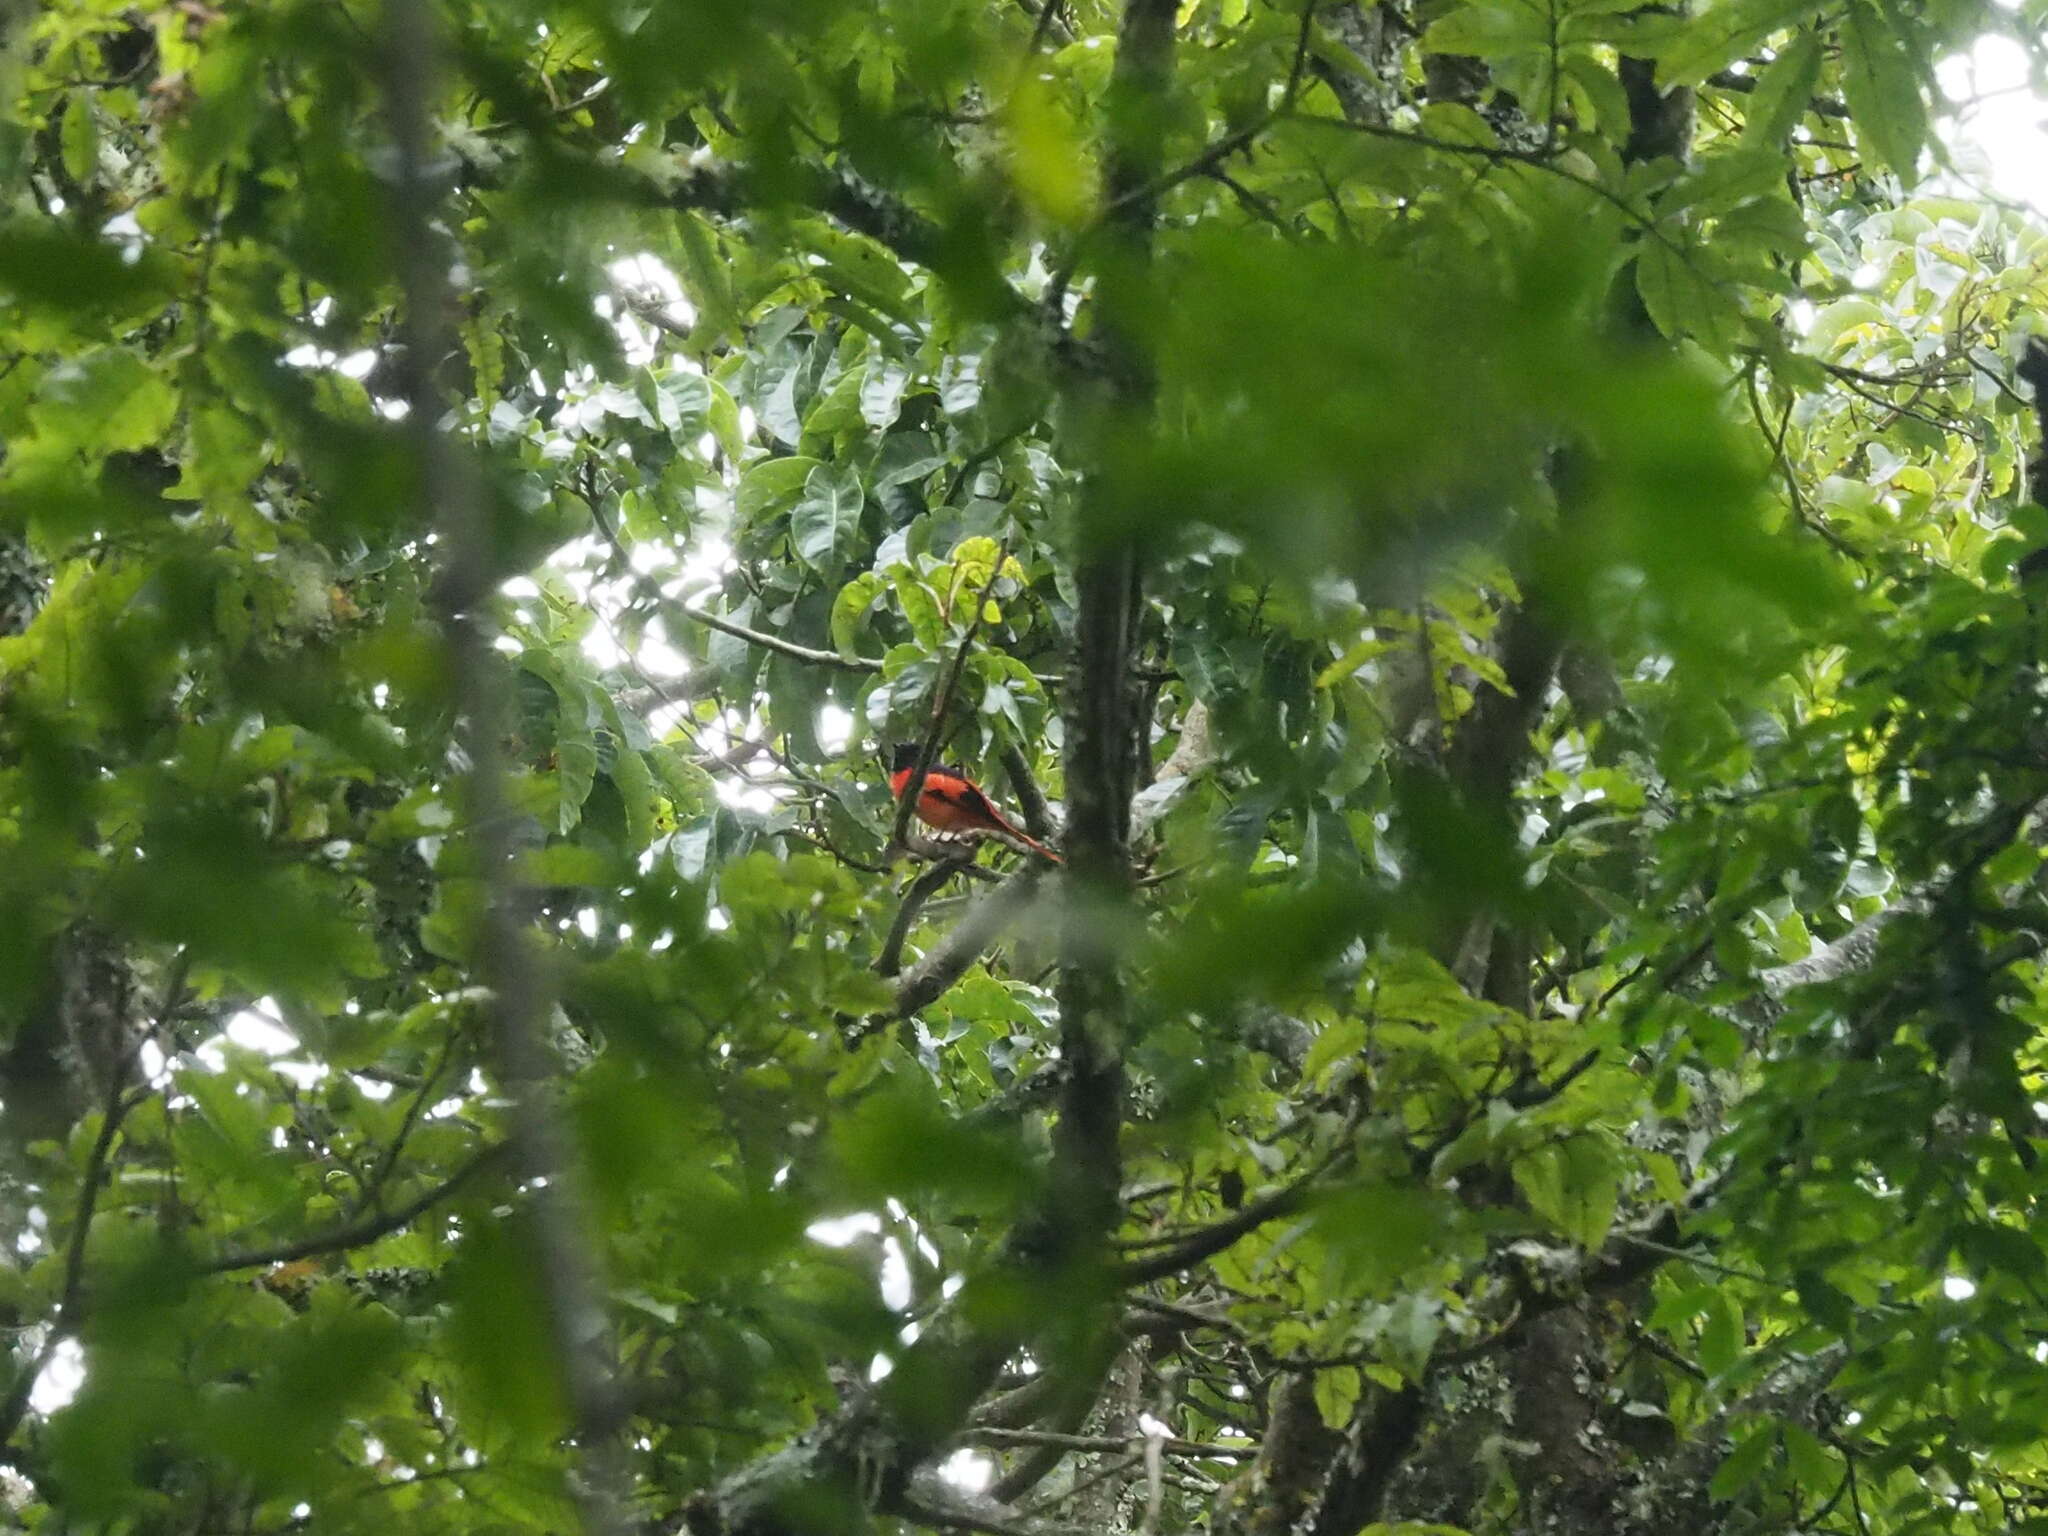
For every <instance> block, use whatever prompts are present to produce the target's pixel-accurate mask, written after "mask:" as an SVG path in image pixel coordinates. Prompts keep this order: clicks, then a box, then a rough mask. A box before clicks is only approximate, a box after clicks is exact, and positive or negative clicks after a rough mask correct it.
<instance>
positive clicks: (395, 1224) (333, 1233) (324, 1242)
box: [201, 1142, 512, 1275]
mask: <svg viewBox="0 0 2048 1536" xmlns="http://www.w3.org/2000/svg"><path fill="white" fill-rule="evenodd" d="M511 1151H512V1147H511V1144H510V1143H509V1142H499V1143H497V1144H496V1145H493V1146H488V1147H485V1148H484V1149H483V1150H482V1151H480V1152H478V1153H477V1154H476V1155H475V1156H474V1157H472V1158H470V1159H469V1161H468V1162H466V1163H464V1164H462V1165H461V1166H460V1167H459V1168H457V1169H456V1170H455V1171H454V1172H453V1173H451V1174H449V1175H448V1177H447V1178H445V1179H443V1180H442V1181H441V1182H440V1183H438V1184H435V1185H433V1186H432V1187H430V1188H428V1189H425V1190H422V1191H421V1192H420V1193H419V1194H417V1195H415V1196H414V1197H413V1198H412V1199H410V1200H408V1201H406V1202H405V1204H403V1205H399V1206H394V1207H392V1208H391V1209H390V1210H388V1211H384V1212H381V1213H380V1214H378V1215H375V1216H371V1217H367V1218H365V1219H363V1220H360V1221H351V1222H347V1223H344V1224H343V1225H341V1226H338V1227H335V1228H332V1229H331V1230H329V1231H326V1232H315V1233H312V1234H310V1235H309V1236H306V1237H300V1238H293V1239H291V1240H290V1241H288V1242H281V1243H272V1244H270V1245H269V1246H268V1247H261V1248H259V1247H255V1246H247V1247H241V1248H233V1247H231V1248H229V1249H227V1250H226V1251H225V1252H223V1253H220V1254H217V1255H215V1256H214V1257H213V1258H211V1259H208V1260H207V1261H206V1262H205V1263H204V1264H203V1265H202V1266H201V1267H202V1268H203V1269H204V1270H205V1272H206V1273H208V1274H214V1275H219V1274H227V1273H228V1272H230V1271H232V1270H237V1269H267V1268H269V1267H270V1266H271V1265H273V1264H296V1263H297V1262H298V1261H299V1260H300V1259H311V1258H318V1257H319V1256H320V1255H321V1254H325V1253H346V1252H348V1251H349V1250H350V1249H351V1248H366V1247H368V1246H369V1245H370V1244H371V1243H374V1242H376V1241H377V1240H378V1239H380V1238H385V1237H389V1236H390V1235H391V1234H392V1233H394V1232H403V1231H404V1230H405V1229H406V1228H407V1227H409V1226H411V1225H412V1224H413V1223H414V1222H415V1221H417V1220H419V1219H420V1217H422V1216H424V1215H425V1214H426V1213H427V1212H428V1211H430V1210H432V1209H433V1208H434V1207H435V1206H437V1205H439V1204H440V1203H441V1202H442V1201H444V1200H446V1199H447V1198H448V1197H449V1196H451V1195H453V1194H455V1193H457V1192H458V1191H459V1190H461V1189H462V1187H463V1186H464V1185H466V1184H468V1183H469V1182H470V1180H472V1179H474V1178H476V1177H477V1176H478V1175H479V1174H482V1173H487V1172H491V1171H493V1170H498V1169H505V1168H509V1167H510V1166H511V1162H512V1158H511Z"/></svg>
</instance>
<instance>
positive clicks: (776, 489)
mask: <svg viewBox="0 0 2048 1536" xmlns="http://www.w3.org/2000/svg"><path fill="white" fill-rule="evenodd" d="M823 467H824V466H823V464H821V463H820V462H819V461H818V460H817V459H809V458H803V457H792V458H784V459H764V460H763V461H762V462H761V463H759V464H756V465H754V466H753V467H752V468H750V469H748V470H747V471H746V473H744V474H742V475H741V476H740V483H739V489H738V490H737V491H736V492H735V493H734V495H733V511H734V512H735V513H736V514H737V515H738V517H739V520H740V522H741V523H742V524H751V523H759V522H762V521H764V520H766V519H767V518H770V517H774V516H776V515H778V514H780V513H782V512H786V511H788V510H789V509H790V508H791V507H793V506H794V505H795V504H796V502H797V498H798V497H799V496H801V495H802V494H803V490H804V482H805V481H807V480H808V479H810V477H811V472H812V471H813V470H817V469H822V468H823Z"/></svg>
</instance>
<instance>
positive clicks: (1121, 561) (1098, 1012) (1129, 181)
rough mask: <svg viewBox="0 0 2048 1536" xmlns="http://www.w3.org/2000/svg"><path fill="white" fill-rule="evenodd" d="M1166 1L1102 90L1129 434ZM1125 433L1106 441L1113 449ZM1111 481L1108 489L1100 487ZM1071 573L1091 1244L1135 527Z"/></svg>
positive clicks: (1082, 1074)
mask: <svg viewBox="0 0 2048 1536" xmlns="http://www.w3.org/2000/svg"><path fill="white" fill-rule="evenodd" d="M1175 10H1176V7H1175V4H1174V0H1126V4H1125V6H1124V13H1123V21H1122V25H1121V27H1120V28H1119V30H1118V35H1117V54H1116V67H1115V71H1114V73H1113V75H1112V77H1111V80H1110V112H1111V122H1110V129H1111V137H1110V153H1109V156H1108V160H1107V164H1106V172H1105V185H1104V188H1103V191H1104V196H1105V200H1106V205H1107V207H1108V208H1109V210H1110V213H1109V219H1110V221H1111V222H1110V230H1111V233H1112V234H1113V236H1114V237H1115V240H1116V248H1115V250H1114V251H1113V253H1112V255H1111V263H1110V265H1111V273H1110V274H1109V275H1110V277H1111V278H1112V279H1113V280H1112V281H1108V282H1106V283H1105V285H1104V290H1103V298H1104V303H1105V319H1104V328H1103V335H1104V346H1103V353H1102V357H1103V361H1104V374H1105V377H1104V378H1103V380H1102V381H1101V384H1100V386H1099V387H1102V388H1104V389H1105V390H1106V391H1107V393H1108V396H1109V398H1108V399H1107V401H1106V402H1105V403H1106V405H1107V407H1108V414H1109V415H1111V416H1113V417H1115V418H1116V419H1118V420H1119V421H1121V422H1124V423H1126V424H1128V425H1132V426H1142V424H1143V423H1144V422H1145V420H1146V418H1147V417H1148V416H1149V415H1150V412H1151V408H1152V403H1153V396H1154V394H1155V389H1156V386H1155V383H1154V380H1153V376H1152V369H1151V365H1150V361H1149V359H1148V358H1147V356H1146V354H1145V350H1144V347H1143V346H1142V344H1141V343H1140V342H1139V341H1138V339H1137V338H1136V337H1135V336H1134V335H1133V334H1132V331H1131V329H1130V325H1129V321H1128V319H1127V317H1126V315H1125V313H1124V310H1125V305H1124V303H1123V302H1120V301H1121V300H1122V299H1124V298H1126V297H1128V296H1129V295H1130V294H1131V293H1132V288H1131V285H1132V284H1134V283H1137V284H1142V282H1143V278H1142V273H1143V272H1144V269H1145V268H1146V267H1147V266H1148V265H1149V260H1150V255H1151V235H1152V225H1153V220H1154V217H1155V212H1156V210H1155V206H1154V203H1155V197H1156V194H1155V193H1153V192H1151V191H1150V190H1148V189H1151V188H1154V187H1156V186H1157V185H1158V183H1159V170H1160V164H1161V161H1162V158H1163V156H1162V145H1163V138H1164V126H1165V116H1166V95H1167V90H1168V87H1169V86H1170V85H1171V83H1172V71H1173V25H1174V15H1175ZM1121 435H1122V434H1117V436H1121ZM1112 478H1113V477H1112ZM1087 512H1088V513H1089V514H1092V515H1090V516H1089V521H1088V522H1087V523H1086V524H1085V525H1084V526H1083V527H1082V528H1081V530H1080V538H1079V545H1080V550H1079V554H1078V557H1077V560H1076V566H1075V571H1074V587H1075V593H1076V603H1075V617H1074V653H1075V654H1074V667H1073V669H1072V672H1071V674H1070V676H1069V679H1068V692H1067V698H1066V724H1067V741H1066V781H1067V857H1068V865H1069V869H1070V875H1071V885H1070V888H1071V890H1072V892H1073V895H1072V899H1070V900H1069V901H1068V903H1067V908H1066V913H1065V917H1064V921H1063V924H1062V932H1061V941H1060V980H1059V987H1058V996H1059V1005H1060V1057H1061V1060H1062V1061H1063V1062H1064V1063H1065V1064H1066V1067H1067V1071H1068V1074H1069V1075H1068V1077H1067V1080H1066V1084H1065V1087H1064V1090H1063V1093H1062V1098H1061V1104H1060V1114H1059V1119H1058V1121H1057V1123H1056V1124H1055V1126H1054V1131H1053V1151H1054V1157H1055V1169H1056V1171H1055V1177H1056V1178H1057V1179H1058V1180H1059V1181H1060V1182H1061V1183H1062V1185H1063V1186H1064V1188H1063V1189H1062V1190H1061V1191H1060V1193H1061V1196H1062V1197H1063V1205H1062V1208H1063V1209H1064V1210H1065V1211H1066V1212H1067V1215H1068V1219H1069V1221H1070V1223H1071V1225H1070V1227H1069V1235H1070V1236H1073V1237H1075V1238H1079V1239H1081V1240H1082V1241H1094V1240H1099V1238H1100V1237H1101V1236H1102V1235H1103V1234H1104V1233H1106V1232H1107V1231H1108V1230H1109V1229H1110V1227H1111V1226H1112V1225H1113V1224H1114V1222H1115V1221H1116V1217H1117V1205H1116V1191H1117V1183H1118V1178H1119V1173H1120V1169H1121V1163H1120V1160H1119V1151H1118V1146H1117V1141H1118V1133H1119V1130H1120V1128H1121V1124H1122V1117H1123V1060H1122V1035H1123V1026H1124V1016H1125V1013H1126V1003H1125V996H1124V990H1123V982H1122V978H1121V977H1120V976H1119V975H1118V973H1117V965H1116V956H1115V954H1114V952H1113V949H1112V947H1111V946H1110V945H1109V944H1107V943H1105V941H1104V934H1105V932H1106V931H1114V925H1106V924H1104V923H1103V921H1102V913H1101V908H1102V907H1103V906H1104V905H1107V904H1113V903H1120V902H1122V901H1123V900H1125V899H1126V898H1127V896H1128V893H1129V890H1130V882H1131V873H1130V846H1129V845H1130V818H1131V792H1132V788H1133V785H1134V783H1135V777H1136V759H1137V752H1136V742H1137V729H1136V721H1135V715H1136V710H1135V709H1134V707H1133V706H1134V702H1135V701H1134V697H1133V693H1132V686H1131V661H1132V652H1133V648H1134V645H1135V642H1136V636H1137V627H1138V620H1139V617H1140V614H1141V612H1142V601H1143V576H1142V572H1141V569H1140V565H1139V558H1138V548H1137V543H1136V541H1135V539H1134V538H1133V537H1132V534H1131V532H1130V527H1131V523H1132V519H1131V518H1130V517H1129V516H1127V515H1125V514H1124V513H1123V511H1122V509H1118V508H1113V507H1104V506H1102V505H1101V504H1100V503H1099V502H1098V503H1097V504H1096V505H1094V506H1093V507H1091V508H1088V509H1087Z"/></svg>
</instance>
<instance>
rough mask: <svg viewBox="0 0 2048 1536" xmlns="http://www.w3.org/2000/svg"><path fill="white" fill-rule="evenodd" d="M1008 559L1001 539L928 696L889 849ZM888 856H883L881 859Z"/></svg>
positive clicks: (906, 824) (900, 842) (897, 841)
mask: <svg viewBox="0 0 2048 1536" xmlns="http://www.w3.org/2000/svg"><path fill="white" fill-rule="evenodd" d="M1009 558H1010V541H1009V540H1008V539H1005V540H1004V541H1003V543H1002V545H1001V547H1000V548H998V549H997V550H996V558H995V564H994V565H993V566H992V567H991V568H990V570H989V573H988V580H987V581H985V582H983V583H982V586H981V593H980V595H979V596H978V597H976V598H975V600H974V616H973V617H972V618H970V619H969V620H968V621H967V633H966V634H964V635H962V636H961V637H960V645H959V648H958V649H957V650H955V651H954V652H953V664H952V665H951V666H950V667H948V668H947V669H946V675H945V677H944V678H943V679H941V681H940V683H939V689H938V692H937V693H935V694H934V695H932V717H931V721H930V723H929V724H927V725H926V726H925V731H924V740H922V741H921V742H919V743H918V747H917V761H916V762H915V763H914V764H912V765H911V769H910V777H909V778H908V779H906V780H904V782H903V792H902V794H901V795H899V796H898V797H897V801H896V821H895V824H894V825H893V826H892V827H891V828H890V829H889V849H890V850H892V851H893V850H895V849H898V848H902V847H904V846H906V844H905V841H904V839H905V835H906V834H907V833H908V832H909V830H910V817H911V813H912V812H913V811H915V810H916V809H917V799H918V796H919V795H920V794H922V793H923V791H924V779H925V775H926V774H927V773H929V772H931V767H932V760H933V758H934V757H936V756H937V755H938V750H939V738H940V737H941V736H943V735H944V734H945V731H946V711H947V709H948V708H950V707H951V705H952V702H953V690H954V689H955V688H957V687H958V686H959V684H960V673H961V671H962V669H964V668H965V667H966V665H967V653H968V652H969V651H970V650H972V649H973V647H974V637H975V636H976V635H978V634H980V633H981V616H982V615H983V614H984V613H986V612H987V611H988V600H989V594H990V593H991V592H993V591H995V587H996V582H997V581H998V580H999V579H1001V577H1002V574H1003V564H1004V562H1005V561H1007V560H1008V559H1009ZM887 856H888V855H887V854H886V853H885V855H884V857H887Z"/></svg>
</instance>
